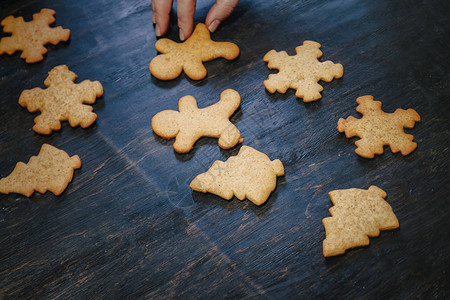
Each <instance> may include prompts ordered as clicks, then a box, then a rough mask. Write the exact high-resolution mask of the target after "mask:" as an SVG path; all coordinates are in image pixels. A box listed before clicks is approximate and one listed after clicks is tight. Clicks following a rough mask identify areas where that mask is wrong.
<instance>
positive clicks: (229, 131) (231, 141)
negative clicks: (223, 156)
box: [219, 123, 241, 149]
mask: <svg viewBox="0 0 450 300" xmlns="http://www.w3.org/2000/svg"><path fill="white" fill-rule="evenodd" d="M240 139H241V133H240V131H239V129H237V127H236V126H234V125H233V124H232V123H229V125H228V126H227V127H226V128H225V129H224V130H223V131H222V133H221V134H220V138H219V147H220V148H223V149H229V148H232V147H234V146H236V144H237V143H238V142H239V140H240Z"/></svg>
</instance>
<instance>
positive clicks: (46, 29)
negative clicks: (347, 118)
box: [0, 8, 70, 63]
mask: <svg viewBox="0 0 450 300" xmlns="http://www.w3.org/2000/svg"><path fill="white" fill-rule="evenodd" d="M54 14H55V11H54V10H51V9H47V8H43V9H41V11H40V12H39V13H37V14H34V15H33V20H32V21H30V22H25V21H24V19H23V17H18V18H14V17H13V16H8V17H6V18H5V19H3V21H2V22H1V25H2V26H3V27H4V29H3V30H4V31H5V32H8V33H12V35H11V36H9V37H4V38H2V39H1V40H0V54H3V53H7V54H9V55H12V54H13V53H14V52H16V51H22V54H21V55H20V57H21V58H24V59H25V61H26V62H27V63H35V62H38V61H41V60H43V59H44V56H43V55H44V54H45V53H47V48H45V47H44V45H45V44H47V43H51V44H53V45H56V44H58V43H59V42H61V41H64V42H65V41H67V40H68V39H69V36H70V30H69V29H63V28H62V27H61V26H58V27H50V26H49V25H50V24H52V23H53V22H55V18H54V17H53V15H54Z"/></svg>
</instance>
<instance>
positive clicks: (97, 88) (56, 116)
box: [19, 65, 103, 134]
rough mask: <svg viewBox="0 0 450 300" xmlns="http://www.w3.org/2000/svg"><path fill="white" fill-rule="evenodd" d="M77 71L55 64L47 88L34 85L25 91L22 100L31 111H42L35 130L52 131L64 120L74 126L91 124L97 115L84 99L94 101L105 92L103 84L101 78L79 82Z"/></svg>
mask: <svg viewBox="0 0 450 300" xmlns="http://www.w3.org/2000/svg"><path fill="white" fill-rule="evenodd" d="M76 78H77V75H76V74H75V73H73V72H71V71H69V68H68V67H67V66H66V65H62V66H57V67H54V68H53V69H52V70H51V71H50V72H49V73H48V77H47V79H46V80H45V81H44V85H45V86H46V87H48V88H47V89H41V88H34V89H31V90H25V91H23V92H22V94H21V95H20V98H19V104H20V106H22V107H26V108H28V111H29V112H32V113H33V112H36V111H40V112H41V114H40V115H39V116H37V117H36V118H35V119H34V122H35V123H36V125H34V126H33V130H34V131H36V132H37V133H40V134H50V133H52V130H59V129H61V121H69V124H70V126H72V127H75V126H78V125H80V126H81V127H83V128H86V127H88V126H90V125H91V124H92V123H94V122H95V120H96V119H97V115H96V114H95V113H93V112H92V110H93V108H92V106H89V105H83V103H87V104H93V103H94V102H95V99H96V97H100V96H102V95H103V87H102V85H101V83H100V82H98V81H89V80H85V81H83V82H81V83H79V84H75V83H74V82H75V79H76Z"/></svg>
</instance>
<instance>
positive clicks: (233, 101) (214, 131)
mask: <svg viewBox="0 0 450 300" xmlns="http://www.w3.org/2000/svg"><path fill="white" fill-rule="evenodd" d="M240 103H241V97H240V95H239V93H238V92H236V91H235V90H232V89H228V90H225V91H223V92H222V94H221V95H220V101H219V102H217V103H215V104H213V105H210V106H208V107H205V108H202V109H199V108H198V106H197V101H196V100H195V98H194V97H192V96H184V97H182V98H181V99H180V101H179V102H178V107H179V110H180V111H179V112H178V111H174V110H164V111H161V112H159V113H157V114H156V115H155V116H154V117H153V118H152V128H153V131H154V132H155V133H156V134H157V135H159V136H160V137H162V138H165V139H172V138H175V143H174V144H173V148H174V149H175V151H176V152H178V153H187V152H189V151H191V150H192V148H193V147H194V144H195V142H196V141H197V140H198V139H199V138H201V137H203V136H205V137H215V138H219V146H220V147H221V148H223V149H229V148H232V147H234V146H235V145H236V144H237V143H238V142H242V138H241V133H240V132H239V130H238V129H237V127H236V126H234V125H233V123H231V122H230V120H229V118H230V117H231V115H232V114H233V113H234V112H235V111H236V109H237V108H238V107H239V105H240Z"/></svg>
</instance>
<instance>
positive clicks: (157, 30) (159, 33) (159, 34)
mask: <svg viewBox="0 0 450 300" xmlns="http://www.w3.org/2000/svg"><path fill="white" fill-rule="evenodd" d="M155 35H156V36H157V37H160V36H161V30H160V29H159V25H158V24H156V26H155Z"/></svg>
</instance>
